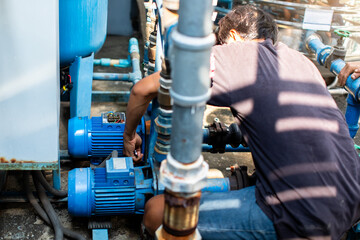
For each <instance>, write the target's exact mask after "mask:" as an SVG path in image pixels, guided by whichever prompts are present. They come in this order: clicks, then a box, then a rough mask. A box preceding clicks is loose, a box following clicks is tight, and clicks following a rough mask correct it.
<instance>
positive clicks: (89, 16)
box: [59, 0, 108, 66]
mask: <svg viewBox="0 0 360 240" xmlns="http://www.w3.org/2000/svg"><path fill="white" fill-rule="evenodd" d="M107 9H108V0H60V1H59V28H60V29H59V31H60V64H61V66H67V65H69V64H70V63H72V62H73V61H74V59H75V57H77V56H79V57H80V56H81V57H87V56H89V55H90V54H91V53H92V52H97V51H98V50H100V48H101V47H102V45H103V44H104V41H105V37H106V24H107Z"/></svg>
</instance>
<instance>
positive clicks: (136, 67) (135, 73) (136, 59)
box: [129, 38, 142, 84]
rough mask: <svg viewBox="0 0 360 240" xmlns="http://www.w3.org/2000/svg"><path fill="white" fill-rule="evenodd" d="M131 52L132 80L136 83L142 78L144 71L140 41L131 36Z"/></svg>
mask: <svg viewBox="0 0 360 240" xmlns="http://www.w3.org/2000/svg"><path fill="white" fill-rule="evenodd" d="M129 53H130V56H131V63H132V69H133V70H132V72H131V73H130V74H129V75H130V80H131V81H132V82H133V83H134V84H135V83H137V82H138V81H140V80H141V79H142V73H141V69H140V50H139V43H138V40H137V39H136V38H130V40H129Z"/></svg>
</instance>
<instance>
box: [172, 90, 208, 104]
mask: <svg viewBox="0 0 360 240" xmlns="http://www.w3.org/2000/svg"><path fill="white" fill-rule="evenodd" d="M210 95H211V89H208V91H207V92H206V93H205V94H203V95H198V96H184V95H180V94H178V93H176V92H174V90H173V89H172V88H171V89H170V96H171V98H172V99H173V101H174V103H175V104H176V105H179V106H182V107H192V106H201V105H205V104H206V102H207V100H209V99H210Z"/></svg>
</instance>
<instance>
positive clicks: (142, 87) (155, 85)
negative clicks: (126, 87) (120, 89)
mask: <svg viewBox="0 0 360 240" xmlns="http://www.w3.org/2000/svg"><path fill="white" fill-rule="evenodd" d="M159 79H160V73H159V72H156V73H153V74H151V75H149V76H147V77H145V78H143V79H141V80H140V81H139V82H138V83H136V84H135V86H134V87H133V89H132V90H131V93H130V98H129V102H128V105H127V108H126V123H125V130H124V152H123V153H124V155H125V156H129V157H132V158H133V160H134V161H135V162H136V161H139V160H140V159H141V158H142V157H143V154H142V153H141V138H140V137H139V136H138V135H137V134H136V128H137V126H138V124H139V122H140V120H141V117H142V116H143V115H144V113H145V111H146V109H147V108H148V106H149V103H150V102H151V100H152V99H153V98H155V97H156V96H157V92H158V89H159V87H160V82H159ZM135 150H136V153H137V156H135V154H134V151H135Z"/></svg>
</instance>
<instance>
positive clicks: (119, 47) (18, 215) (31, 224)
mask: <svg viewBox="0 0 360 240" xmlns="http://www.w3.org/2000/svg"><path fill="white" fill-rule="evenodd" d="M128 39H129V38H128V37H115V36H109V37H108V38H107V40H106V43H105V45H104V47H103V48H102V50H101V51H100V52H99V53H98V54H96V58H101V57H110V58H126V56H127V44H128ZM140 46H141V44H140ZM140 49H141V48H140ZM95 71H99V72H100V71H108V72H110V71H111V72H119V70H118V69H116V68H96V69H95ZM128 87H129V84H127V83H117V82H100V81H97V82H94V84H93V89H94V90H123V89H126V88H128ZM335 99H336V101H337V103H338V105H339V107H340V108H341V109H342V110H343V111H345V108H344V107H345V97H344V96H336V97H335ZM125 108H126V105H125V104H122V103H106V104H99V103H96V104H93V106H92V115H93V116H98V115H99V114H100V113H101V112H104V111H110V110H115V111H124V110H125ZM215 117H217V118H219V119H220V120H221V121H223V122H225V123H232V122H233V119H232V116H231V114H230V112H229V111H228V110H227V109H215V108H212V107H208V108H207V110H206V114H205V117H204V124H205V125H206V124H208V123H211V122H212V121H213V119H214V118H215ZM68 118H69V104H68V103H66V102H65V103H62V104H61V120H60V147H61V149H67V135H66V132H67V120H68ZM355 141H356V142H357V143H358V144H359V137H356V139H355ZM204 157H205V159H206V161H208V163H209V165H210V167H211V168H217V169H219V170H221V171H222V172H223V173H224V174H225V175H229V173H228V172H226V171H225V168H226V167H228V166H230V165H233V164H234V163H238V164H245V165H248V166H249V172H253V170H254V166H253V164H252V159H251V154H250V153H225V154H210V153H204ZM81 166H82V167H86V166H89V163H88V161H69V160H66V161H62V163H61V167H62V187H63V188H64V189H66V186H67V173H68V171H69V170H70V169H72V168H74V167H81ZM21 176H22V173H21V172H17V171H13V172H10V174H9V177H8V181H7V183H8V184H7V185H6V188H5V190H4V192H3V196H4V195H6V193H7V192H10V191H11V192H13V191H17V192H18V193H19V195H22V194H23V193H22V191H21V183H22V179H21ZM49 180H51V177H50V176H49ZM0 200H1V198H0ZM0 202H1V201H0ZM53 206H54V208H55V209H56V212H57V213H58V215H59V217H60V220H61V222H62V223H63V225H64V227H67V228H71V229H73V230H75V231H78V232H79V233H81V234H83V235H84V236H85V237H86V238H87V239H91V231H90V230H88V228H87V222H88V221H87V219H84V218H74V217H71V216H69V215H68V212H67V203H66V202H56V203H53ZM141 220H142V216H140V215H129V216H116V217H113V218H112V219H111V222H112V229H110V230H109V239H118V240H121V239H129V240H135V239H140V223H141ZM53 236H54V235H53V230H52V229H51V228H49V227H48V226H47V225H46V224H45V223H44V222H43V221H42V220H41V219H40V217H39V216H38V215H37V214H36V213H35V211H34V210H33V208H32V207H31V206H30V204H28V203H26V202H14V203H4V202H2V203H1V204H0V240H5V239H6V240H10V239H11V240H14V239H38V240H47V239H53Z"/></svg>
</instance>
